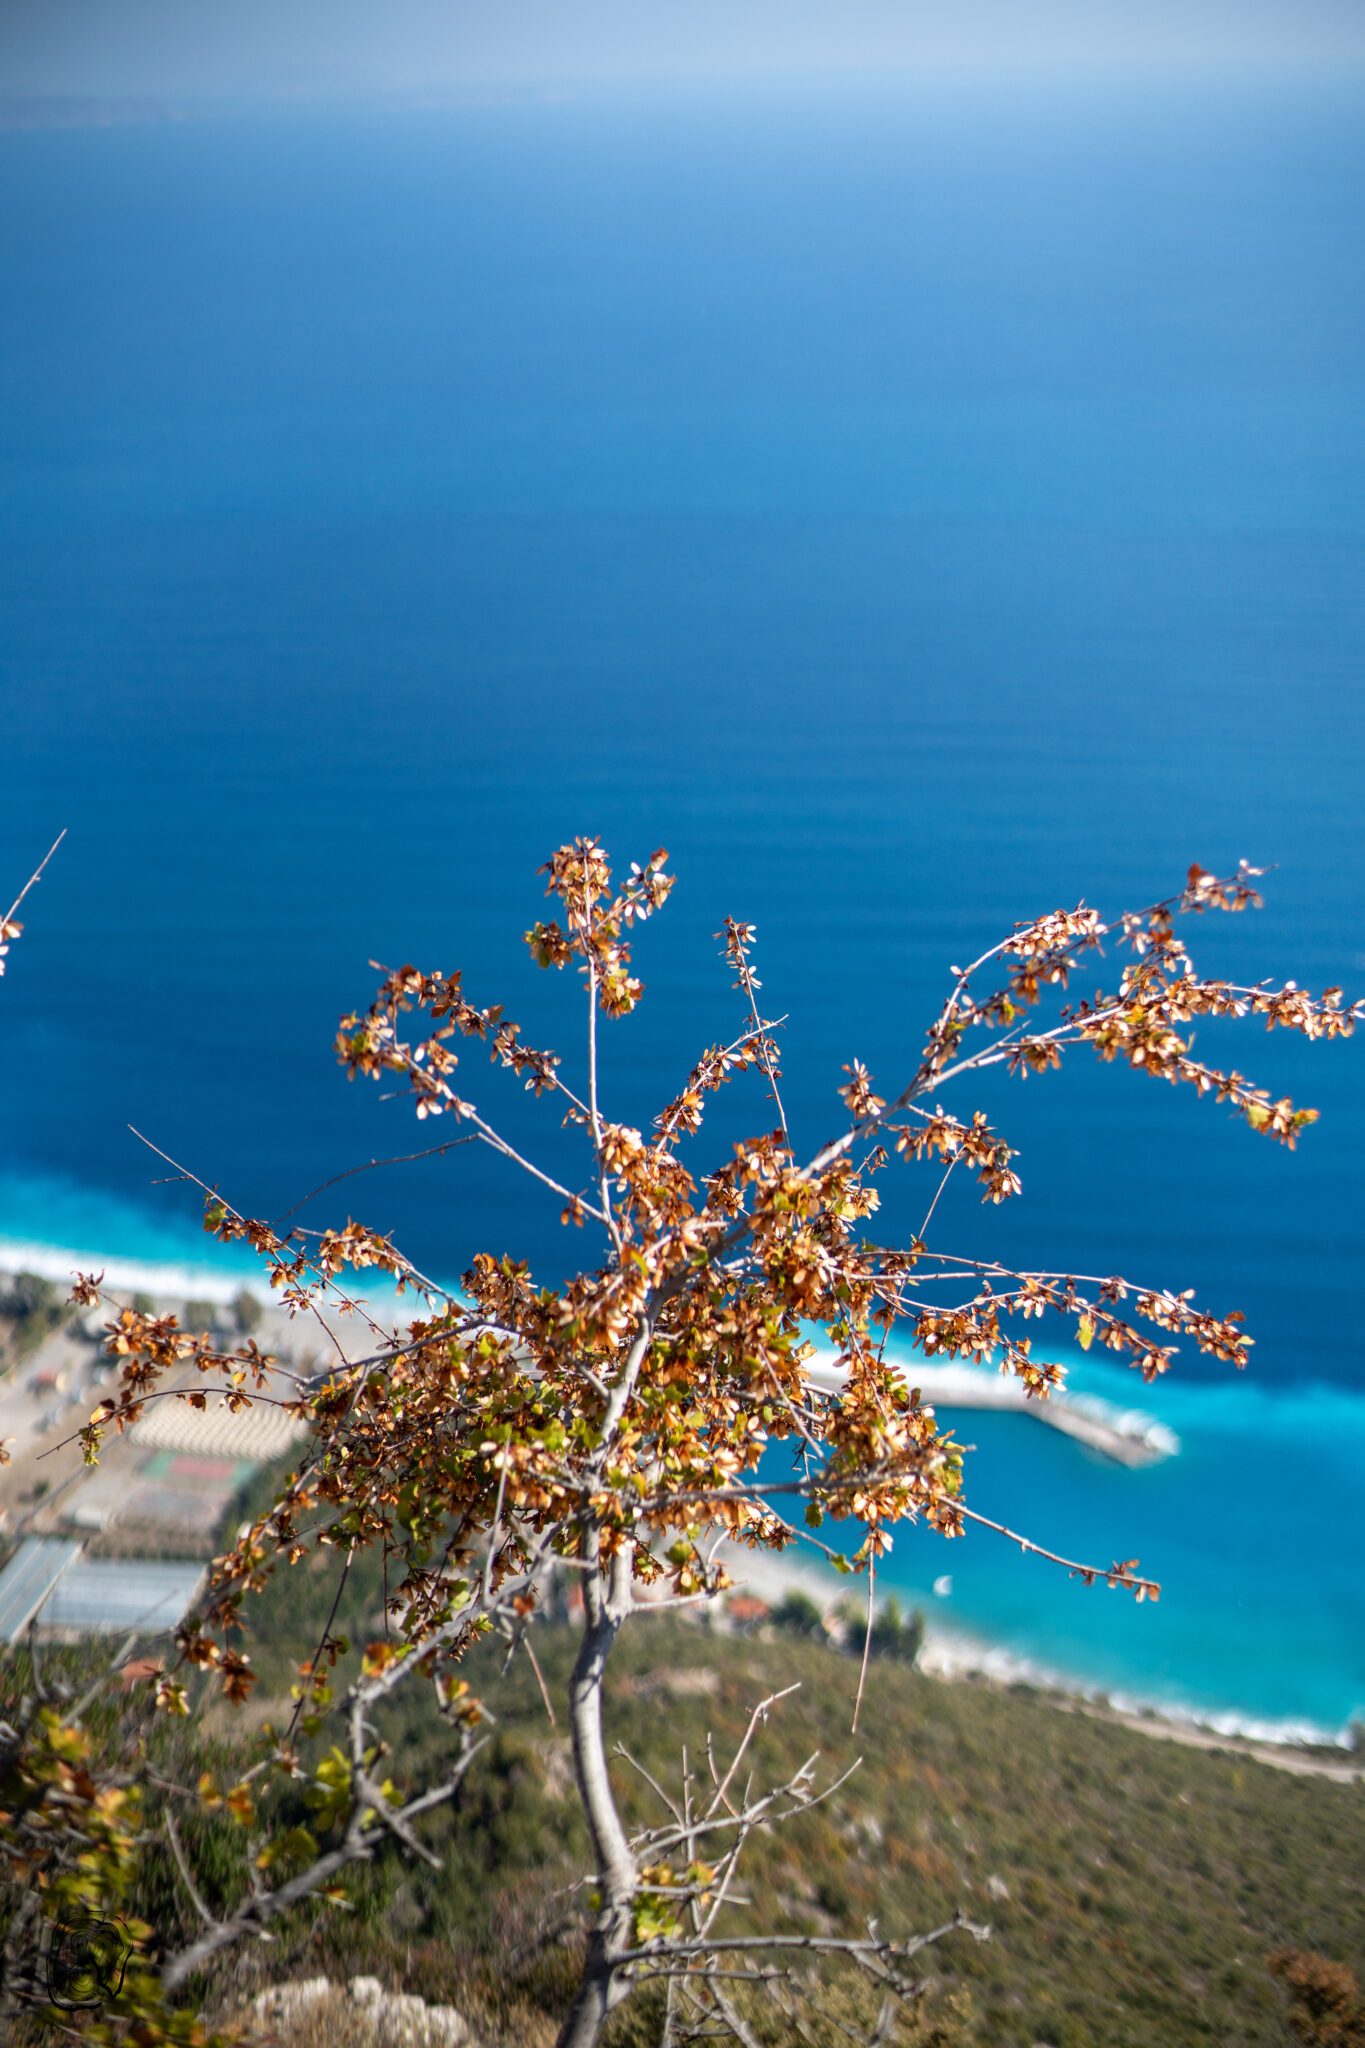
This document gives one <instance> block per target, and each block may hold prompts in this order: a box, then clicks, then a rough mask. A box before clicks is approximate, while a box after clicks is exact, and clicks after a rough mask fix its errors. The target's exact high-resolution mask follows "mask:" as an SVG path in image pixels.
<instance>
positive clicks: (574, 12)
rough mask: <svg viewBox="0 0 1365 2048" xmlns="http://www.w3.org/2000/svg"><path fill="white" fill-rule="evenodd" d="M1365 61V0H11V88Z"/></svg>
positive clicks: (390, 88) (2, 23)
mask: <svg viewBox="0 0 1365 2048" xmlns="http://www.w3.org/2000/svg"><path fill="white" fill-rule="evenodd" d="M1362 61H1365V0H0V93H3V94H10V95H13V94H22V95H27V94H82V95H83V94H104V95H131V96H146V95H152V96H160V95H171V96H177V95H178V96H183V97H194V96H204V95H215V94H220V93H221V94H240V93H244V92H245V93H258V92H265V93H271V94H277V93H285V94H293V93H305V94H312V93H318V92H322V93H328V92H343V93H348V94H350V93H356V92H361V93H367V92H385V93H390V92H399V93H404V92H421V91H423V90H427V91H433V92H438V93H448V92H452V91H454V92H461V91H466V90H468V91H474V92H477V91H478V90H480V89H481V88H482V89H487V88H490V87H501V86H510V87H536V86H551V87H552V86H555V85H562V86H572V85H574V84H576V83H580V82H582V83H586V82H588V81H590V80H594V79H599V80H619V81H625V80H629V79H632V78H639V79H641V80H644V79H677V80H685V79H689V78H708V77H710V78H726V77H731V78H736V79H744V78H749V77H755V76H764V75H766V76H771V77H777V78H780V77H783V76H788V77H790V76H802V75H810V74H826V75H830V74H839V73H860V72H872V73H878V74H879V73H885V72H887V71H894V70H907V69H917V68H920V67H923V66H927V65H937V64H943V63H950V64H972V65H977V64H981V63H989V64H993V65H1008V66H1021V65H1035V64H1036V65H1042V66H1046V67H1056V66H1060V65H1064V64H1092V63H1103V64H1117V65H1121V66H1124V67H1145V66H1148V65H1153V64H1154V65H1158V66H1162V67H1165V66H1171V65H1180V66H1184V65H1198V66H1201V67H1204V66H1208V65H1214V66H1217V67H1229V68H1232V67H1237V66H1240V65H1244V64H1256V65H1262V64H1271V65H1285V64H1296V63H1300V64H1313V65H1321V64H1324V63H1327V64H1341V65H1347V64H1350V65H1356V64H1359V63H1361V62H1362Z"/></svg>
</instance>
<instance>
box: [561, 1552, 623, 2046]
mask: <svg viewBox="0 0 1365 2048" xmlns="http://www.w3.org/2000/svg"><path fill="white" fill-rule="evenodd" d="M620 1562H621V1560H620V1559H619V1558H617V1559H616V1560H614V1564H615V1565H616V1566H617V1567H619V1565H620ZM622 1576H623V1575H622V1574H621V1573H620V1571H619V1569H618V1570H616V1571H614V1572H613V1578H614V1579H618V1578H620V1577H622ZM585 1577H587V1575H586V1574H585ZM594 1578H595V1575H594ZM624 1581H625V1590H626V1593H627V1595H628V1593H629V1583H630V1581H629V1567H628V1565H627V1568H626V1571H625V1573H624ZM616 1590H617V1589H616V1588H613V1591H616ZM584 1596H585V1603H586V1606H587V1614H586V1616H585V1620H584V1627H583V1640H582V1642H581V1643H580V1645H579V1649H578V1656H577V1659H576V1660H575V1663H574V1669H573V1679H572V1681H571V1684H570V1691H569V1714H570V1721H571V1725H572V1728H573V1755H574V1769H575V1772H576V1773H577V1777H578V1789H579V1793H580V1795H581V1797H582V1800H583V1811H584V1813H585V1814H586V1816H587V1822H588V1832H589V1834H590V1836H591V1838H592V1848H593V1860H594V1862H595V1864H596V1866H597V1881H598V1891H599V1894H600V1898H601V1904H600V1906H599V1908H598V1912H597V1917H596V1919H595V1921H594V1923H593V1928H592V1932H591V1934H590V1936H589V1938H588V1957H587V1962H586V1964H585V1965H584V1969H583V1978H582V1981H581V1983H580V1984H579V1987H578V1992H577V1995H576V1996H575V1998H574V2002H573V2006H572V2009H571V2010H570V2013H569V2017H568V2018H567V2019H566V2020H565V2022H564V2025H563V2028H562V2029H561V2031H560V2036H559V2041H558V2044H557V2048H595V2043H596V2041H597V2039H598V2036H599V2035H600V2034H601V2031H602V2027H603V2024H604V2023H605V2021H606V2018H607V2015H608V2013H609V2012H610V2011H611V2009H612V2007H613V2006H615V2005H619V2004H620V2002H621V2000H622V1999H623V1998H624V1997H625V1995H626V1993H627V1991H628V1990H629V1988H630V1987H629V1984H628V1982H627V1981H626V1980H625V1979H624V1978H623V1977H622V1976H621V1974H620V1970H619V1966H618V1964H617V1962H616V1958H617V1957H618V1956H619V1955H622V1954H623V1953H624V1952H625V1951H626V1950H627V1949H628V1948H629V1947H630V1946H631V1929H632V1926H633V1920H634V1912H633V1904H632V1902H633V1900H634V1896H635V1886H636V1876H637V1873H636V1869H635V1858H634V1857H633V1856H632V1855H631V1852H630V1844H629V1842H628V1841H627V1839H626V1831H625V1829H624V1827H623V1826H622V1825H621V1816H620V1814H619V1813H618V1812H617V1810H616V1800H615V1797H614V1795H613V1793H612V1789H611V1779H610V1776H609V1774H608V1770H607V1753H606V1748H605V1745H604V1743H603V1740H602V1680H603V1677H604V1675H605V1672H606V1667H607V1658H608V1656H609V1655H610V1653H611V1647H612V1644H613V1643H614V1642H615V1641H616V1634H617V1630H618V1629H619V1628H620V1626H621V1621H622V1619H623V1618H624V1617H623V1614H622V1613H621V1612H620V1611H619V1606H618V1602H617V1601H616V1600H615V1599H612V1600H608V1599H607V1597H606V1596H605V1592H604V1589H603V1588H602V1586H601V1584H600V1582H598V1583H593V1582H592V1581H591V1580H590V1581H589V1583H588V1584H586V1585H585V1587H584Z"/></svg>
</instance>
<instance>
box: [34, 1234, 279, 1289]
mask: <svg viewBox="0 0 1365 2048" xmlns="http://www.w3.org/2000/svg"><path fill="white" fill-rule="evenodd" d="M0 1272H4V1273H37V1274H38V1275H39V1276H40V1277H41V1278H42V1279H44V1280H52V1281H54V1282H56V1283H57V1285H58V1286H61V1285H63V1284H65V1285H66V1286H68V1287H69V1286H70V1285H71V1284H72V1283H73V1282H74V1280H75V1278H76V1275H77V1274H78V1273H103V1275H104V1281H105V1285H106V1286H108V1287H127V1288H133V1289H136V1290H138V1291H139V1292H141V1293H144V1294H152V1295H174V1296H176V1297H183V1298H185V1299H194V1300H196V1301H223V1302H226V1301H231V1300H232V1298H233V1296H234V1295H236V1294H239V1293H240V1292H241V1290H242V1288H243V1287H250V1286H251V1285H252V1283H253V1282H254V1283H255V1285H256V1286H257V1287H258V1288H259V1287H263V1286H264V1285H265V1279H264V1275H263V1272H262V1269H261V1268H260V1267H259V1266H258V1265H255V1264H252V1265H250V1266H237V1267H227V1266H223V1265H207V1264H206V1265H202V1266H201V1265H197V1264H191V1263H190V1262H189V1261H188V1260H185V1261H180V1260H174V1261H171V1260H160V1259H127V1258H119V1257H114V1258H104V1257H102V1256H101V1255H100V1254H99V1253H98V1252H83V1251H75V1250H72V1249H71V1248H70V1247H69V1246H66V1245H56V1244H29V1243H26V1242H24V1240H22V1239H20V1238H13V1237H0Z"/></svg>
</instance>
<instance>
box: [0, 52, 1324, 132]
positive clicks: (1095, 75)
mask: <svg viewBox="0 0 1365 2048" xmlns="http://www.w3.org/2000/svg"><path fill="white" fill-rule="evenodd" d="M1363 83H1365V50H1362V52H1361V53H1360V54H1359V55H1358V56H1355V57H1352V58H1349V59H1342V58H1325V57H1322V56H1313V57H1305V58H1303V59H1301V60H1298V61H1295V62H1292V63H1289V64H1286V63H1285V61H1284V60H1283V59H1282V58H1276V59H1272V58H1270V57H1258V56H1248V57H1245V58H1239V59H1237V60H1235V61H1229V60H1227V59H1223V58H1220V59H1217V60H1214V59H1209V60H1207V61H1200V60H1196V59H1184V58H1182V59H1174V58H1155V57H1154V58H1150V59H1145V60H1143V61H1141V62H1136V61H1134V60H1133V59H1132V58H1131V57H1129V58H1122V59H1120V58H1094V57H1075V58H1064V59H1059V58H1057V57H1056V56H1055V55H1049V56H1047V57H1039V58H1036V59H1027V60H1020V59H1019V58H1017V57H1010V58H993V59H968V58H958V57H946V56H945V57H938V58H932V59H920V60H917V61H916V62H914V63H906V64H903V65H899V66H896V67H893V68H880V69H872V68H871V67H861V66H853V65H849V66H848V67H846V68H842V69H840V70H837V71H831V70H829V69H828V68H824V69H814V68H812V69H797V68H792V69H790V70H783V71H771V70H752V71H735V70H729V71H721V70H715V71H701V70H698V71H695V72H690V73H687V74H685V75H682V76H680V75H679V74H677V73H676V72H673V73H670V74H664V73H661V72H660V73H656V72H643V71H642V72H636V73H629V74H626V73H603V74H597V75H587V76H581V77H574V78H563V77H559V78H556V77H550V76H547V77H545V78H541V79H529V78H513V77H507V78H495V77H484V78H477V79H474V78H471V79H469V80H467V81H464V82H459V81H449V80H447V81H441V82H439V83H435V82H434V83H429V84H420V85H419V84H399V85H368V86H367V85H342V84H337V83H332V84H325V83H317V84H302V85H278V84H275V85H256V86H238V87H230V88H223V89H221V90H210V89H204V88H195V89H194V90H190V91H179V90H174V89H171V88H168V87H159V88H156V89H153V90H149V91H145V92H132V91H128V92H82V91H73V90H55V89H53V90H48V89H43V90H21V91H4V90H3V89H0V130H15V129H41V128H100V127H122V126H133V125H138V124H143V123H146V124H153V123H166V122H172V123H175V122H181V121H190V120H201V119H213V118H215V117H217V118H221V117H224V116H229V117H230V116H233V115H240V114H245V113H260V112H270V113H284V112H289V111H297V112H310V113H311V112H328V111H334V112H357V113H358V112H364V111H379V112H385V113H442V112H460V111H465V110H469V111H476V110H478V109H481V108H501V107H505V108H518V109H527V110H530V109H533V108H536V107H546V108H548V107H558V106H567V105H573V104H575V103H589V102H592V101H595V100H602V99H611V100H613V101H618V102H619V101H621V100H622V99H627V98H632V97H638V98H639V99H640V100H653V99H659V98H665V99H670V100H687V99H699V98H703V97H708V98H709V97H713V96H721V97H726V98H730V97H735V96H738V95H741V94H758V95H760V96H786V95H789V94H792V95H801V96H803V97H805V96H810V95H811V94H818V95H820V96H827V97H830V98H839V97H843V96H845V95H848V94H852V93H859V94H867V93H871V94H873V95H875V96H876V97H879V98H883V99H885V98H890V97H893V96H895V95H897V94H900V93H904V92H907V91H908V92H911V93H914V92H916V91H917V90H920V89H923V88H925V87H933V88H936V89H941V88H944V87H947V88H948V89H950V90H951V89H952V88H954V87H958V88H960V87H971V86H979V87H985V88H990V89H993V90H995V91H998V90H999V89H1000V88H1001V87H1007V88H1012V89H1013V95H1014V96H1020V95H1024V96H1026V95H1028V94H1029V93H1034V92H1036V91H1037V90H1038V88H1039V87H1040V86H1043V85H1055V86H1060V87H1073V88H1074V87H1079V86H1094V85H1101V86H1103V87H1108V88H1115V87H1118V88H1123V87H1129V88H1132V89H1134V90H1137V91H1142V90H1151V89H1153V88H1158V87H1168V88H1183V89H1190V88H1198V87H1205V88H1208V87H1213V88H1220V87H1221V88H1234V89H1235V88H1238V87H1248V86H1253V87H1254V86H1264V85H1267V84H1274V85H1276V86H1280V87H1286V86H1287V87H1291V88H1292V87H1302V86H1306V85H1317V86H1328V87H1331V88H1334V89H1337V90H1349V89H1350V88H1351V87H1358V86H1360V85H1361V84H1363Z"/></svg>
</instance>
